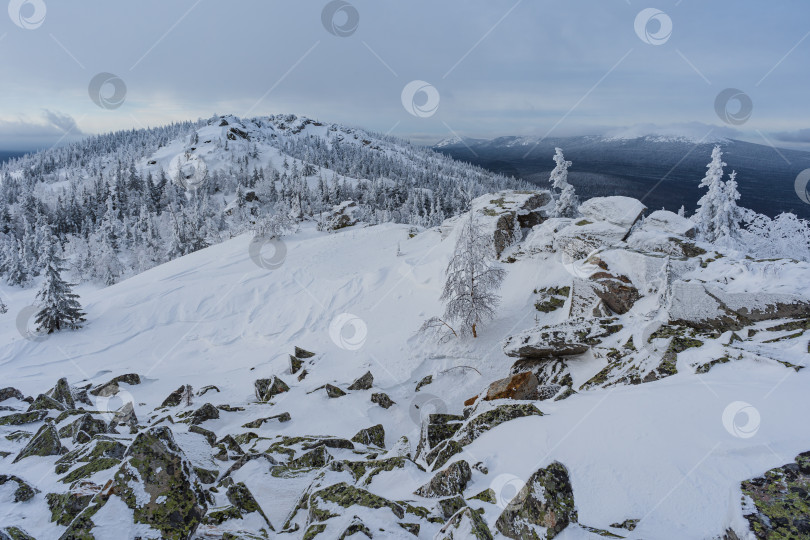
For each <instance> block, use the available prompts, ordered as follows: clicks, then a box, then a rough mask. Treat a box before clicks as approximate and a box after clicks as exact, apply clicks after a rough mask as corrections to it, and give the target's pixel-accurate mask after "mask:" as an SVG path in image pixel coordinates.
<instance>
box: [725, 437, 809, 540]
mask: <svg viewBox="0 0 810 540" xmlns="http://www.w3.org/2000/svg"><path fill="white" fill-rule="evenodd" d="M741 487H742V492H743V514H744V515H745V519H747V520H748V523H749V524H750V526H751V531H752V532H753V533H754V535H755V536H756V537H757V538H763V539H764V538H810V498H808V493H810V452H804V453H802V454H799V455H798V456H796V459H795V461H794V462H793V463H788V464H787V465H784V466H782V467H777V468H775V469H771V470H769V471H768V472H766V473H765V474H764V475H763V476H761V477H759V478H754V479H752V480H746V481H745V482H743V483H742V486H741Z"/></svg>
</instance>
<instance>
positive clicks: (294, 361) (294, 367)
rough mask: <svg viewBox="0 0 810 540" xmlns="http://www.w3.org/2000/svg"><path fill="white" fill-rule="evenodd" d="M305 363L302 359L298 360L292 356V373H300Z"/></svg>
mask: <svg viewBox="0 0 810 540" xmlns="http://www.w3.org/2000/svg"><path fill="white" fill-rule="evenodd" d="M303 365H304V361H303V360H301V359H300V358H296V357H295V356H293V355H290V373H298V370H299V369H301V367H303Z"/></svg>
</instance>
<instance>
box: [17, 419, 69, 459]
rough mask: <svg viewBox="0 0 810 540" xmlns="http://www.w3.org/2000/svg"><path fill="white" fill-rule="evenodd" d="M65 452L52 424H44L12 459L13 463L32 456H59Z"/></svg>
mask: <svg viewBox="0 0 810 540" xmlns="http://www.w3.org/2000/svg"><path fill="white" fill-rule="evenodd" d="M65 452H67V450H66V449H65V447H64V446H62V443H61V442H60V441H59V433H57V432H56V427H54V425H53V423H52V422H46V423H45V424H44V425H43V426H42V427H41V428H39V431H37V432H36V433H35V434H34V436H33V437H31V440H30V441H29V442H28V444H27V445H26V446H25V448H23V449H22V451H21V452H20V453H19V454H18V455H17V457H16V458H14V461H13V463H17V462H18V461H20V460H22V459H25V458H27V457H32V456H40V457H44V456H59V455H62V454H64V453H65Z"/></svg>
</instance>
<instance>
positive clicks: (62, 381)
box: [0, 117, 810, 540]
mask: <svg viewBox="0 0 810 540" xmlns="http://www.w3.org/2000/svg"><path fill="white" fill-rule="evenodd" d="M186 128H187V129H188V131H187V132H186V133H184V134H183V135H182V137H179V138H178V137H175V136H171V137H169V136H167V138H166V140H164V141H162V142H159V143H157V142H156V141H155V140H153V139H152V138H151V137H146V136H145V134H142V135H143V136H144V137H145V139H144V141H143V143H142V144H141V145H140V146H139V145H134V146H133V145H132V144H130V143H127V144H119V145H117V146H116V144H113V141H109V142H108V143H105V144H104V145H102V146H105V147H107V148H108V154H107V158H105V159H98V160H97V159H95V158H92V157H90V154H88V155H87V156H84V157H82V152H80V151H79V150H76V151H75V152H74V157H72V158H70V160H71V163H73V164H74V165H75V166H74V167H73V168H66V167H62V168H60V167H49V166H46V165H45V163H47V162H48V160H47V159H45V158H43V157H42V156H40V157H39V158H37V157H32V158H27V159H29V160H30V161H25V162H16V163H13V164H11V165H10V166H9V169H8V170H7V171H6V173H5V174H6V176H5V178H4V184H3V185H4V186H7V185H8V186H20V185H29V184H30V182H29V180H26V179H27V178H28V179H30V173H25V174H20V173H18V172H14V171H20V170H28V169H29V168H30V167H32V166H33V165H34V164H36V163H39V165H36V167H37V168H38V170H40V172H41V173H42V174H41V175H39V176H37V178H39V179H40V180H42V181H41V182H39V183H35V184H32V186H36V188H35V189H34V187H31V189H30V190H28V191H25V196H24V197H20V196H19V195H18V197H19V198H18V199H15V202H13V203H12V204H11V205H9V214H10V217H11V219H10V221H9V223H11V224H12V225H11V226H16V225H17V223H18V220H22V231H23V233H24V234H25V232H26V230H27V229H26V228H25V227H26V223H27V217H26V212H29V211H31V212H39V214H38V215H39V216H40V217H39V218H38V221H40V222H41V230H42V231H46V232H49V234H48V235H47V236H46V237H43V238H47V239H50V240H42V239H41V240H40V241H41V242H44V243H45V244H46V245H47V247H48V249H49V250H50V251H49V253H50V256H49V257H46V259H47V260H48V261H52V260H53V259H54V258H55V257H56V255H55V254H54V253H53V251H54V249H55V245H56V241H55V240H53V237H54V236H56V237H58V238H59V240H63V239H66V247H65V249H64V252H65V255H66V256H67V257H74V258H75V257H77V255H78V254H80V253H81V251H80V250H75V251H74V250H73V249H72V247H75V242H77V240H74V238H84V236H83V235H84V233H83V232H80V233H78V234H76V233H69V232H68V233H66V232H64V231H62V230H60V229H59V227H60V223H61V221H60V220H61V219H62V218H61V217H60V216H63V212H62V211H60V210H59V209H60V208H63V206H59V205H56V206H55V207H52V208H48V207H46V206H42V205H41V204H39V203H42V202H43V201H50V202H54V199H53V197H54V196H55V195H56V194H58V193H59V190H60V189H61V188H60V182H61V185H62V187H64V188H65V189H66V190H67V191H65V192H64V193H63V194H65V193H66V194H67V195H66V197H67V198H64V197H63V198H62V199H61V203H62V204H63V205H64V204H65V201H66V200H70V197H71V195H70V193H71V188H70V185H72V184H81V185H82V186H84V190H82V189H79V188H76V193H82V192H84V193H85V194H86V195H87V196H88V197H91V198H90V199H88V200H94V201H95V203H96V204H98V205H99V208H103V212H102V213H101V214H100V216H101V217H100V218H99V222H98V225H97V226H95V225H93V223H94V222H93V221H92V220H91V219H90V218H89V217H85V218H84V219H83V220H82V223H86V226H83V227H82V229H81V230H85V229H86V230H87V239H86V240H85V241H86V242H87V243H88V245H90V243H91V239H93V238H95V240H92V241H97V242H99V245H100V246H102V247H103V249H105V250H107V251H106V252H103V251H102V252H98V253H97V252H96V251H92V250H93V249H95V248H90V249H91V252H90V255H91V256H90V258H91V259H93V260H95V259H97V258H101V256H108V255H109V253H110V250H113V253H114V254H115V255H116V257H117V258H118V259H119V261H121V263H122V265H123V266H125V267H127V268H129V269H130V270H129V272H130V274H135V273H136V272H135V267H134V266H127V264H129V265H132V264H133V263H132V261H134V260H141V256H140V255H139V254H140V253H142V251H139V250H142V249H144V248H143V246H146V245H150V244H149V243H147V242H146V240H145V239H147V238H149V237H150V236H149V234H144V231H146V232H147V233H148V231H149V230H152V231H155V230H157V231H159V234H163V232H164V230H163V228H161V227H160V226H159V225H160V224H161V223H163V225H165V226H166V227H165V228H166V230H168V231H170V234H171V235H172V239H171V240H170V241H169V242H168V243H169V246H170V251H171V252H173V253H174V255H173V256H171V257H169V256H166V257H165V258H164V259H163V260H162V261H153V264H150V265H147V266H148V267H147V268H143V269H140V268H139V270H143V271H142V272H140V273H137V275H132V276H131V277H129V278H127V279H121V277H122V275H118V276H117V277H116V279H114V280H113V281H118V280H120V281H119V282H118V283H116V284H113V285H111V286H108V287H105V288H98V287H97V286H93V285H91V284H85V285H83V286H81V287H78V288H77V290H78V291H79V292H80V293H81V305H82V309H83V310H84V312H85V315H84V318H85V319H86V322H84V324H83V326H82V327H81V328H79V329H78V330H73V331H58V332H55V333H52V334H47V335H44V334H39V333H36V332H34V331H32V330H31V329H29V327H28V326H27V323H28V320H27V318H30V317H31V316H33V314H34V313H35V312H36V310H31V309H30V308H28V305H29V304H31V303H32V301H33V299H34V290H33V289H32V288H21V287H14V288H13V289H11V292H10V293H9V295H8V296H9V298H8V299H7V303H8V306H7V307H8V313H7V314H5V315H0V344H2V345H0V369H1V370H2V374H3V384H0V386H2V387H3V388H2V389H0V408H1V409H2V412H0V515H2V516H3V518H2V521H0V538H4V537H9V538H39V539H41V538H64V539H73V538H96V539H99V540H101V539H107V538H111V539H112V538H116V539H117V538H137V537H140V538H160V537H166V538H290V539H303V538H306V539H309V540H311V539H331V538H349V537H352V536H354V537H368V538H425V539H440V540H450V539H454V540H460V539H462V538H465V539H466V538H477V539H479V540H482V539H491V538H515V539H518V538H519V539H523V538H546V539H551V538H561V539H584V538H605V537H610V538H615V537H619V538H647V539H657V538H707V539H709V538H711V539H720V538H722V539H724V540H732V539H735V538H736V539H740V538H768V537H778V535H782V536H783V537H796V538H801V537H803V535H804V536H806V534H807V522H806V519H805V518H806V516H807V513H808V512H807V503H806V500H805V498H804V495H803V494H804V493H806V492H807V489H808V483H809V482H810V469H808V462H809V460H810V457H808V454H806V452H807V451H808V450H810V441H808V438H807V436H806V434H805V433H804V431H803V430H802V429H800V427H797V426H801V424H800V422H801V419H802V416H801V415H802V414H803V413H804V412H805V411H807V410H810V394H808V392H807V391H806V387H807V384H808V380H807V377H808V374H807V370H806V369H803V368H804V367H805V365H806V363H807V359H808V357H809V356H810V354H809V353H808V351H809V349H808V335H807V330H808V329H810V285H808V283H810V279H808V278H810V263H809V262H807V261H806V260H797V258H787V257H786V256H785V255H784V252H785V250H786V249H787V248H786V245H787V244H785V243H784V242H783V243H781V244H780V243H779V242H778V241H777V240H778V239H777V235H778V234H779V233H780V232H785V231H793V234H794V236H795V235H799V234H802V235H806V232H807V224H806V223H802V222H794V221H791V220H790V219H789V218H786V220H787V221H784V222H779V221H778V220H768V218H764V217H755V216H753V217H752V216H751V215H748V214H746V213H745V212H744V211H743V210H742V209H741V208H738V207H737V206H736V195H735V194H736V191H735V184H734V178H733V177H731V178H729V179H728V180H725V178H726V175H725V174H724V171H723V165H724V164H722V162H721V158H722V156H721V155H720V153H719V150H718V151H717V153H716V155H715V156H714V157H713V160H712V167H710V169H709V171H710V172H709V174H707V177H706V179H705V184H706V187H707V189H706V193H707V195H706V198H705V199H704V200H703V201H702V206H701V208H703V212H702V213H699V214H698V216H697V217H696V218H695V219H692V218H687V217H685V216H683V215H678V214H676V213H673V212H667V211H664V210H657V211H651V210H650V209H648V208H646V206H645V205H644V204H643V203H642V202H641V201H638V200H635V199H632V198H628V197H618V196H613V197H602V198H592V199H589V200H587V201H584V202H581V203H580V202H579V201H578V200H577V197H576V194H575V193H574V190H573V188H572V186H570V185H569V184H568V183H567V171H568V167H569V166H571V163H570V162H567V161H565V159H564V156H563V155H562V151H559V152H558V153H557V155H556V156H555V163H556V165H557V167H556V168H555V170H554V173H553V174H552V177H553V178H554V183H553V189H552V190H537V189H535V190H532V189H525V186H517V185H511V184H512V183H513V182H512V181H509V180H506V179H503V178H500V177H496V176H493V175H490V174H488V173H484V172H483V171H481V170H480V169H476V168H472V167H469V166H466V165H463V164H458V163H455V162H452V161H450V160H448V159H446V158H442V157H439V156H436V155H435V154H433V153H431V152H427V151H423V150H419V149H415V148H412V147H409V146H407V145H402V144H399V143H397V142H396V141H393V140H390V139H387V138H385V137H373V136H371V135H368V134H365V133H363V132H360V131H355V130H347V129H346V128H340V127H335V126H326V125H319V123H317V122H313V121H309V120H301V119H291V120H284V119H282V118H273V119H256V120H251V121H242V120H238V119H236V118H233V117H217V118H215V119H211V120H210V121H208V122H204V123H201V124H198V125H189V126H186V127H182V126H177V127H175V128H173V129H177V130H183V129H186ZM355 136H356V137H355ZM158 138H159V137H158ZM92 144H99V143H98V141H96V142H94V143H92ZM156 145H157V146H156ZM226 146H227V149H226ZM135 147H141V148H142V149H141V150H138V151H137V152H136V151H135V150H133V148H135ZM375 147H377V148H375ZM115 148H117V150H116V149H115ZM123 148H127V149H129V150H127V152H124V151H123V150H122V149H123ZM122 152H123V153H122ZM128 152H132V156H130V157H131V158H132V162H133V163H134V164H135V166H134V170H135V171H136V173H135V174H133V173H130V172H125V171H128V170H130V167H128V166H126V167H123V166H122V167H119V166H118V159H112V158H111V157H110V156H115V155H121V156H123V155H124V153H128ZM116 153H117V154H116ZM254 155H258V156H259V157H252V156H254ZM231 156H234V157H233V158H232V157H231ZM550 157H551V156H549V158H550ZM707 159H708V156H707ZM127 161H129V160H128V159H127V160H121V163H126V162H127ZM549 161H550V160H549ZM245 163H247V165H245ZM285 163H286V164H287V166H285V165H284V164H285ZM253 164H255V165H256V167H255V169H256V180H255V183H254V184H252V185H251V184H249V182H251V180H250V179H251V178H252V177H253V172H252V171H253V169H254V167H253V166H252V165H253ZM574 166H575V165H574ZM240 169H241V173H240ZM137 171H143V172H137ZM161 171H172V175H173V176H172V179H171V180H169V178H168V177H167V179H166V181H165V182H162V181H161V180H160V174H161ZM262 171H263V173H262ZM327 171H328V172H327ZM240 174H242V175H244V176H240ZM262 174H264V178H262ZM49 175H50V176H49ZM60 175H63V176H60ZM84 175H86V176H84ZM150 175H151V179H152V180H153V182H152V183H151V184H147V186H149V185H151V186H153V187H155V186H162V187H161V189H162V190H163V194H162V195H161V196H160V197H157V198H155V199H152V200H153V201H158V202H157V203H155V204H156V209H155V211H154V215H152V210H150V208H149V206H148V205H149V203H148V202H146V201H148V200H149V199H150V196H149V195H148V194H149V193H151V192H150V191H146V194H142V195H140V196H142V197H143V198H142V201H144V202H143V204H142V205H141V206H140V207H139V208H142V207H143V205H146V210H145V211H143V212H144V213H145V214H146V215H147V218H145V220H144V221H142V222H141V221H140V220H134V219H133V216H128V215H127V213H128V212H130V210H129V208H130V207H129V205H131V204H135V203H134V202H130V203H128V205H124V204H122V203H121V202H120V200H119V199H118V197H119V196H121V195H122V194H125V196H126V197H134V199H132V198H130V199H128V200H129V201H137V200H138V199H137V197H138V196H139V195H138V193H141V188H138V187H135V186H136V185H142V184H133V183H131V182H129V181H132V180H133V179H134V178H137V179H140V180H144V179H147V178H150ZM285 177H286V178H285ZM60 178H62V180H60ZM65 178H68V180H67V181H66V180H65ZM122 178H125V179H127V180H129V181H127V182H124V181H123V180H121V182H122V185H121V187H116V188H112V187H108V188H106V189H107V190H108V191H109V194H108V196H107V198H106V199H104V200H103V204H102V199H94V198H92V197H93V196H92V193H94V191H91V190H90V187H89V186H97V185H99V184H102V185H110V186H113V185H116V182H117V181H118V180H119V179H122ZM321 179H323V184H321ZM105 180H106V181H107V182H105ZM110 180H114V182H109V181H110ZM156 180H157V181H156ZM695 181H696V182H698V181H699V179H696V180H695ZM26 182H28V183H26ZM65 182H67V185H66V184H65ZM14 189H17V188H16V187H15V188H14ZM94 189H95V188H94ZM98 189H100V190H102V191H103V188H98ZM149 189H150V190H151V189H152V188H149ZM9 190H10V188H7V191H6V192H7V193H8V192H9ZM11 191H12V192H13V190H11ZM273 193H275V195H273ZM333 193H336V194H333ZM167 194H168V195H167ZM319 194H320V195H319ZM164 195H165V200H164ZM77 197H78V195H77ZM319 197H322V198H319ZM389 198H390V199H389ZM77 200H78V199H77ZM30 201H34V203H33V204H29V203H30ZM37 201H39V203H38V202H37ZM201 201H202V202H201ZM203 202H204V203H205V204H203ZM742 202H744V201H742ZM64 207H70V205H69V204H68V205H66V206H64ZM157 208H160V209H161V210H160V213H158V212H157ZM201 209H206V210H205V212H203V213H195V212H198V211H199V212H202V210H201ZM88 211H89V210H88ZM48 212H53V214H50V213H48ZM139 212H140V210H139ZM397 212H398V213H397ZM138 215H139V216H140V214H138ZM183 216H197V218H200V216H208V217H206V218H205V219H203V220H202V221H201V222H200V223H201V225H200V224H198V225H200V227H199V228H193V227H192V225H194V223H192V222H188V223H186V222H184V219H186V218H184V217H183ZM395 216H398V217H395ZM431 216H432V217H431ZM51 217H54V218H56V220H55V221H54V222H50V221H48V220H49V219H50V218H51ZM794 218H795V216H794ZM164 219H165V221H161V220H164ZM43 220H45V221H44V223H42V222H43ZM68 222H72V221H71V220H68ZM34 223H36V221H35V222H34ZM152 224H155V227H154V228H152ZM212 224H215V225H212ZM140 225H145V226H146V229H141V228H140ZM71 226H72V225H71ZM214 226H216V228H215V229H210V228H209V227H214ZM746 227H748V228H746ZM37 230H39V229H38V228H37V227H34V226H33V225H30V231H29V232H28V234H29V235H32V236H30V237H29V238H35V237H36V236H37V235H36V234H35V232H36V231H37ZM211 230H216V231H219V232H223V231H224V232H227V233H229V234H226V235H223V236H221V237H219V238H218V240H217V241H216V242H213V241H210V239H211V238H213V237H212V236H209V232H210V231H211ZM202 231H205V234H202ZM242 231H247V232H244V233H242ZM111 233H112V234H111ZM181 233H183V234H185V235H188V236H185V237H184V236H182V235H181ZM6 234H7V237H5V238H4V240H5V241H10V240H9V238H14V240H15V241H17V239H16V237H14V232H7V233H6ZM768 235H772V236H768ZM227 236H232V237H230V238H226V237H227ZM806 236H810V235H806ZM22 238H23V239H25V238H26V237H25V236H24V235H23V237H22ZM707 238H711V241H708V240H707ZM112 239H115V240H116V243H115V244H112V243H111V242H112ZM201 239H202V240H205V241H200V240H201ZM160 240H161V241H162V240H163V239H162V238H160ZM192 240H193V241H194V242H197V241H200V242H199V243H192V244H193V245H191V247H189V243H190V242H191V241H192ZM782 240H784V238H783V239H782ZM807 241H808V240H807V239H805V242H807ZM757 242H759V243H757ZM20 244H21V245H23V246H27V245H28V244H27V243H26V242H24V241H23V240H20ZM154 245H156V246H161V245H162V244H161V243H160V241H157V242H155V243H154ZM766 249H771V250H772V252H773V254H774V256H772V257H771V256H769V257H762V256H760V255H759V254H760V253H761V252H762V251H763V250H766ZM23 251H24V250H23ZM184 251H185V253H184ZM794 254H795V255H796V256H797V257H799V256H801V258H804V259H807V258H808V257H807V254H806V253H805V252H801V253H799V252H798V251H796V252H795V253H794ZM96 255H99V256H98V257H97V256H96ZM80 258H81V257H80ZM22 259H23V257H20V258H19V260H22ZM166 259H172V260H168V261H166ZM163 261H166V262H163ZM448 261H451V263H450V264H448ZM55 266H58V265H54V264H51V265H50V266H49V267H48V269H47V271H46V272H45V273H46V275H45V276H43V277H34V276H31V277H29V279H30V281H31V282H32V284H33V285H37V284H39V285H41V283H40V282H42V281H45V282H46V283H47V282H48V281H50V282H53V281H54V280H55V278H54V277H52V276H53V274H55V273H58V272H57V271H56V270H54V268H55ZM49 276H51V277H49ZM481 276H484V278H483V279H481ZM51 289H54V288H53V287H51ZM54 295H56V296H58V291H57V292H56V293H54ZM426 321H427V323H426ZM470 325H472V327H470ZM3 535H5V536H3ZM791 535H792V536H791Z"/></svg>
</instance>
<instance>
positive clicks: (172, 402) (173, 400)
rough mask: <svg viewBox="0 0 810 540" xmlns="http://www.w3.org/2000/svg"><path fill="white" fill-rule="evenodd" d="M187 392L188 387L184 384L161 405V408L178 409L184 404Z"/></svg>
mask: <svg viewBox="0 0 810 540" xmlns="http://www.w3.org/2000/svg"><path fill="white" fill-rule="evenodd" d="M185 391H186V385H185V384H184V385H183V386H181V387H180V388H178V389H177V390H175V391H174V392H172V393H171V394H169V396H168V397H167V398H166V399H164V400H163V403H161V404H160V408H163V407H177V406H179V405H180V404H181V403H183V394H184V393H185Z"/></svg>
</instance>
